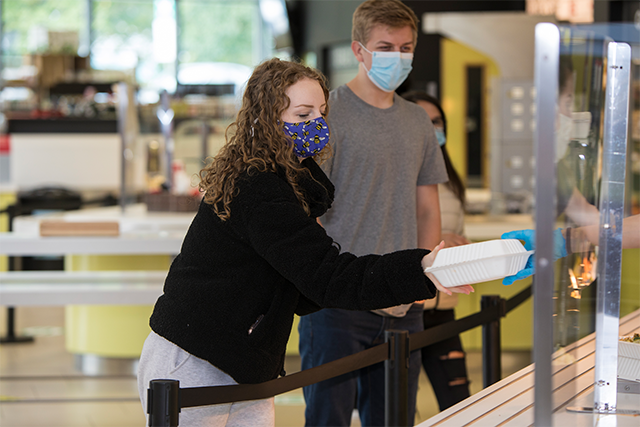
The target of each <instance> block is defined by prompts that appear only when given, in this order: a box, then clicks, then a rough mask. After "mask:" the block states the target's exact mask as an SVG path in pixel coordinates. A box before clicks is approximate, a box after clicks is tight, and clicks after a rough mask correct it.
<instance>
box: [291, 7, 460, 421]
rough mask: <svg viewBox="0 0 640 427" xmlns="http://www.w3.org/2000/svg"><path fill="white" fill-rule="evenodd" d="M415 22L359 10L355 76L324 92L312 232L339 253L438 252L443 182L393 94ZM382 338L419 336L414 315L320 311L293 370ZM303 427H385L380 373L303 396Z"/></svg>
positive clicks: (412, 309) (409, 110)
mask: <svg viewBox="0 0 640 427" xmlns="http://www.w3.org/2000/svg"><path fill="white" fill-rule="evenodd" d="M417 32H418V19H417V17H416V16H415V13H414V12H413V11H412V10H411V9H409V8H408V7H407V6H406V5H404V4H403V3H402V2H400V1H398V0H368V1H365V2H364V3H362V4H361V5H360V6H358V8H357V9H356V11H355V13H354V16H353V28H352V43H351V49H352V51H353V54H354V55H355V57H356V59H357V60H358V62H359V63H360V65H359V70H358V74H357V75H356V76H355V78H354V79H353V80H351V81H349V82H348V83H347V84H346V85H343V86H340V87H338V88H337V89H335V90H333V91H332V92H331V95H330V98H329V105H330V106H331V108H330V110H329V117H328V122H329V126H330V128H331V142H330V143H331V144H332V148H333V152H334V155H333V157H332V158H331V159H330V160H328V161H327V162H326V163H325V164H324V165H323V168H324V170H325V172H326V173H327V175H328V176H329V178H330V179H331V181H332V182H333V183H334V184H335V187H336V193H335V201H334V203H333V207H332V209H331V210H329V211H328V212H327V213H326V214H325V215H324V216H323V217H322V218H321V223H322V225H323V226H324V227H325V229H326V230H327V234H329V235H330V236H331V237H332V238H333V239H334V240H335V241H336V242H337V243H338V244H340V246H341V247H342V249H343V250H346V251H349V252H352V253H354V254H356V255H366V254H382V253H386V252H389V251H395V250H404V249H411V248H415V247H419V248H426V249H433V248H434V247H436V246H437V245H438V243H439V242H440V207H439V203H438V190H437V185H438V183H441V182H446V181H447V173H446V169H445V165H444V161H443V158H442V153H441V151H440V149H439V146H438V142H437V140H436V136H435V133H434V129H433V125H432V124H431V120H429V118H428V116H427V114H426V113H425V111H424V110H423V109H422V108H421V107H420V106H418V105H416V104H414V103H411V102H408V101H406V100H404V99H402V98H401V97H400V96H398V95H397V94H396V93H395V90H396V89H397V88H398V86H400V84H401V83H402V82H403V81H404V80H405V79H406V77H407V75H408V74H409V72H410V71H411V62H412V59H413V52H414V49H415V45H416V40H417ZM386 329H402V330H408V331H409V333H414V332H418V331H421V330H422V329H423V326H422V305H421V304H406V305H404V306H398V307H391V308H388V309H384V310H376V311H371V312H367V311H364V312H359V311H348V310H341V309H325V310H321V311H319V312H317V313H314V314H312V315H309V316H304V317H302V318H301V321H300V327H299V332H300V354H301V357H302V368H303V369H309V368H312V367H314V366H318V365H321V364H324V363H328V362H330V361H333V360H336V359H339V358H341V357H344V356H348V355H350V354H353V353H357V352H359V351H362V350H365V349H367V348H370V347H374V346H376V345H378V344H381V343H383V342H384V331H385V330H386ZM419 373H420V353H419V351H415V352H413V353H412V354H411V356H410V368H409V414H408V415H409V422H410V423H411V424H412V423H413V421H414V416H415V402H416V395H417V389H418V376H419ZM304 396H305V401H306V404H307V408H306V411H305V417H306V425H307V426H349V425H350V423H351V414H352V412H353V409H354V408H357V409H358V413H359V417H360V421H361V424H362V426H375V425H384V406H385V405H384V364H383V363H379V364H376V365H374V366H371V367H368V368H364V369H361V370H360V371H357V372H352V373H350V374H345V375H342V376H340V377H337V378H334V379H330V380H326V381H322V382H320V383H317V384H314V385H311V386H308V387H305V388H304Z"/></svg>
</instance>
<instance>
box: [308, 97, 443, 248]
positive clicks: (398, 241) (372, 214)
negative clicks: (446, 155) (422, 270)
mask: <svg viewBox="0 0 640 427" xmlns="http://www.w3.org/2000/svg"><path fill="white" fill-rule="evenodd" d="M328 123H329V128H330V130H331V140H330V143H331V145H332V148H333V156H332V158H331V159H330V160H328V161H327V162H325V163H324V164H323V165H322V167H323V169H324V171H325V172H326V173H327V175H328V176H329V178H330V179H331V181H332V182H333V184H334V185H335V187H336V193H335V200H334V202H333V205H332V207H331V209H330V210H329V211H328V212H327V213H326V214H325V215H324V216H323V217H322V218H321V219H320V220H321V222H322V225H323V226H324V227H325V229H326V231H327V234H328V235H329V236H331V237H332V238H333V239H334V240H335V241H336V242H338V243H339V244H340V246H341V247H342V250H345V251H348V252H352V253H354V254H356V255H367V254H384V253H388V252H392V251H398V250H403V249H413V248H416V247H417V244H418V238H417V236H418V232H417V220H416V187H417V186H419V185H430V184H438V183H441V182H446V181H447V180H448V177H447V172H446V169H445V165H444V160H443V158H442V152H441V150H440V147H439V146H438V143H437V141H436V136H435V133H434V130H433V125H432V124H431V120H430V119H429V116H427V114H426V113H425V111H424V110H423V109H422V107H420V106H418V105H416V104H414V103H412V102H409V101H407V100H405V99H403V98H402V97H400V96H398V95H397V94H394V98H393V106H391V107H390V108H387V109H381V108H376V107H373V106H371V105H369V104H367V103H366V102H364V101H363V100H362V99H360V98H359V97H358V96H357V95H356V94H354V93H353V92H352V91H351V89H349V88H348V87H347V86H346V85H343V86H340V87H338V88H337V89H335V90H333V91H332V92H331V94H330V97H329V117H328Z"/></svg>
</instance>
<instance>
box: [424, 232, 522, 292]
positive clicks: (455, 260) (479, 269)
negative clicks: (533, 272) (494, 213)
mask: <svg viewBox="0 0 640 427" xmlns="http://www.w3.org/2000/svg"><path fill="white" fill-rule="evenodd" d="M533 252H534V251H527V250H526V249H525V248H524V246H522V243H520V241H519V240H517V239H497V240H488V241H486V242H479V243H471V244H468V245H463V246H456V247H453V248H445V249H441V250H440V252H438V255H436V259H435V261H434V262H433V265H432V266H431V267H428V268H426V269H425V270H424V272H425V273H432V274H433V275H434V276H435V277H436V279H438V281H439V282H440V283H441V284H442V286H445V287H452V286H460V285H470V284H473V283H480V282H487V281H489V280H495V279H501V278H503V277H506V276H511V275H513V274H516V273H517V272H518V271H520V270H522V269H523V268H524V266H525V265H526V264H527V259H529V256H530V255H531V254H533Z"/></svg>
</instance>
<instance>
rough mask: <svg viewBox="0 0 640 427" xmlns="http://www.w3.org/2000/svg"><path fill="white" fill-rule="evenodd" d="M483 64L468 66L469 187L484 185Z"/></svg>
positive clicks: (466, 122)
mask: <svg viewBox="0 0 640 427" xmlns="http://www.w3.org/2000/svg"><path fill="white" fill-rule="evenodd" d="M483 81H484V67H483V66H468V67H467V115H466V120H465V125H466V133H467V187H469V188H482V187H483V181H482V177H483V169H484V168H483V162H484V147H483V145H484V144H483V139H484V138H483V134H484V123H483V116H484V111H483V100H484V93H483V87H484V85H483Z"/></svg>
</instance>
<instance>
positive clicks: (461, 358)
mask: <svg viewBox="0 0 640 427" xmlns="http://www.w3.org/2000/svg"><path fill="white" fill-rule="evenodd" d="M402 97H403V98H404V99H406V100H408V101H411V102H415V103H416V104H418V105H419V106H421V107H422V108H423V109H424V110H425V111H426V112H427V115H428V116H429V118H430V119H431V122H432V123H433V127H434V128H435V132H436V137H437V138H438V144H439V145H440V149H441V150H442V157H443V158H444V163H445V166H446V168H447V174H448V175H449V181H448V182H447V183H445V184H438V196H439V198H440V212H441V214H440V218H441V221H442V239H443V240H444V242H445V248H447V247H453V246H460V245H466V244H468V243H471V242H470V241H469V240H467V238H466V237H464V201H465V186H464V183H463V182H462V180H461V179H460V175H458V172H457V171H456V170H455V168H454V167H453V164H452V163H451V159H450V158H449V154H448V153H447V146H446V142H447V118H446V116H445V114H444V110H443V109H442V106H441V105H440V102H439V101H438V100H437V99H436V98H434V97H432V96H430V95H428V94H427V93H426V92H421V91H411V92H406V93H405V94H403V95H402ZM457 303H458V298H457V296H456V295H447V294H443V293H438V295H436V297H435V298H433V299H430V300H426V301H425V302H424V313H423V320H424V328H425V329H429V328H432V327H434V326H438V325H441V324H443V323H447V322H451V321H453V320H455V313H454V307H455V306H456V304H457ZM422 366H423V367H424V370H425V372H426V374H427V376H428V377H429V381H430V382H431V386H432V387H433V391H434V393H435V395H436V398H437V399H438V405H439V406H440V410H441V411H444V410H445V409H447V408H448V407H450V406H453V405H455V404H456V403H458V402H460V401H461V400H464V399H466V398H467V397H469V379H468V376H467V366H466V361H465V353H464V350H463V349H462V342H461V341H460V337H459V336H455V337H452V338H449V339H447V340H444V341H440V342H438V343H435V344H432V345H429V346H427V347H423V348H422Z"/></svg>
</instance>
